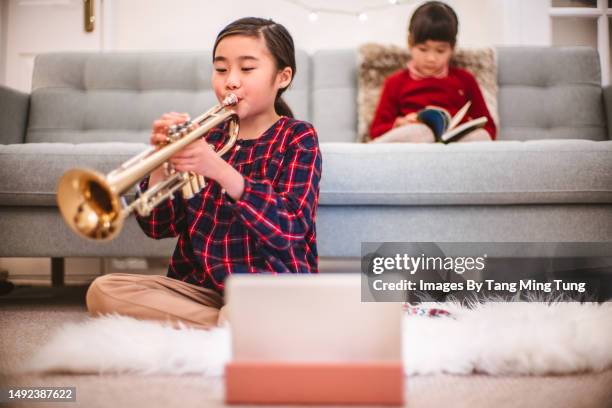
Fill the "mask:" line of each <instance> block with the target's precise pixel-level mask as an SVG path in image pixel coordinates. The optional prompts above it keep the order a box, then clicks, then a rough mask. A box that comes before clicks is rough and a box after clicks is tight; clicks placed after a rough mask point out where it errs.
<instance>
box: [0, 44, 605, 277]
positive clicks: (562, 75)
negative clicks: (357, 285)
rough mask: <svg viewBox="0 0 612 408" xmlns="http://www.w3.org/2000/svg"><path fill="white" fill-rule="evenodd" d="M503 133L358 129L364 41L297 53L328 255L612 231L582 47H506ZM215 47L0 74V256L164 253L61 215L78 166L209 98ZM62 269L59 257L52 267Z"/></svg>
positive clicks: (54, 62)
mask: <svg viewBox="0 0 612 408" xmlns="http://www.w3.org/2000/svg"><path fill="white" fill-rule="evenodd" d="M497 54H498V85H499V94H498V103H499V113H500V125H501V128H500V129H499V136H498V141H496V142H494V143H482V142H479V143H464V144H461V143H460V144H451V145H439V144H435V145H411V144H388V145H384V144H377V145H367V144H360V143H355V140H356V129H357V109H356V99H357V89H356V87H357V80H356V72H357V53H356V51H355V50H333V51H332V50H326V51H319V52H316V53H314V54H313V55H308V54H306V53H304V52H300V53H298V74H297V76H296V78H295V81H294V83H293V85H292V89H291V90H290V91H289V92H288V94H287V99H288V102H289V104H290V105H291V106H292V108H293V109H294V111H295V113H296V116H297V117H299V118H302V119H305V120H308V121H311V122H312V123H313V124H314V125H315V127H316V129H317V130H318V133H319V140H320V143H321V150H322V154H323V178H322V182H321V195H320V206H319V212H318V219H317V235H318V245H319V251H320V255H321V256H340V257H356V256H359V255H360V244H361V242H362V241H437V242H443V241H447V242H457V241H470V242H510V241H514V242H516V241H521V242H531V241H549V242H550V241H559V242H576V241H579V242H609V241H612V141H611V140H610V133H611V132H612V126H609V124H612V122H611V120H612V119H611V118H612V90H611V89H610V88H602V87H601V85H600V82H601V81H600V71H599V63H598V56H597V54H596V52H595V51H594V50H592V49H588V48H539V47H538V48H499V49H498V50H497ZM210 60H211V58H210V53H209V52H201V53H109V54H88V53H57V54H47V55H40V56H38V57H37V58H36V61H35V67H34V75H33V85H32V92H31V94H29V95H26V94H22V93H19V92H15V91H12V90H10V89H7V88H0V143H2V145H0V173H1V174H0V179H1V180H2V182H1V184H0V231H1V232H2V234H1V236H0V256H1V257H53V258H54V259H55V260H56V264H55V265H60V266H61V258H62V257H79V256H101V257H102V256H170V254H171V252H172V249H173V247H174V244H175V242H174V240H171V239H166V240H161V241H155V240H152V239H150V238H147V237H146V236H145V235H144V234H143V233H142V232H141V231H140V229H139V228H138V226H137V224H136V222H135V220H134V217H131V219H130V220H129V221H128V222H127V225H126V227H125V228H124V230H123V231H122V233H121V235H120V237H119V238H117V239H116V240H114V241H112V242H106V243H94V242H89V241H85V240H83V239H81V238H79V237H77V236H75V235H74V234H73V233H72V232H71V231H70V230H69V229H68V227H67V226H66V225H65V224H64V222H63V220H62V219H61V218H60V216H59V213H58V210H57V207H56V204H55V203H56V198H55V190H56V184H57V181H58V179H59V178H60V176H61V175H62V174H63V172H64V171H65V170H67V169H68V168H71V167H90V168H94V169H97V170H99V171H101V172H109V171H110V170H112V169H114V168H115V167H117V166H118V165H119V164H120V163H121V162H122V161H124V160H126V159H128V158H130V157H132V156H133V155H135V154H136V153H137V152H139V151H141V150H142V149H144V148H145V144H146V142H147V140H148V136H149V129H150V127H151V122H152V120H153V119H154V118H156V117H158V116H159V115H160V114H161V113H163V112H165V111H186V112H190V113H191V114H192V115H196V114H198V113H201V112H202V111H204V110H205V109H208V108H209V107H210V106H212V105H213V104H214V103H215V99H214V96H213V92H212V90H211V84H210V72H211V63H210ZM56 269H57V268H56Z"/></svg>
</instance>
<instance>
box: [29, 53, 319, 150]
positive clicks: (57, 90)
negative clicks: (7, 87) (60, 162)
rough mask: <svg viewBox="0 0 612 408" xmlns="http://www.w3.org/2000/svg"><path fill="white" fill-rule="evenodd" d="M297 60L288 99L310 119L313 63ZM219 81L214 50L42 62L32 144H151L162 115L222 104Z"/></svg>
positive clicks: (73, 56)
mask: <svg viewBox="0 0 612 408" xmlns="http://www.w3.org/2000/svg"><path fill="white" fill-rule="evenodd" d="M296 59H297V66H298V70H297V73H296V76H295V78H294V80H293V82H292V84H291V86H290V88H289V89H288V90H287V92H286V93H285V94H284V97H285V99H286V101H287V103H288V104H289V106H290V107H291V109H292V110H293V112H294V114H295V115H296V117H299V118H300V119H303V120H309V118H310V112H309V105H310V104H309V98H310V92H309V85H310V63H309V57H308V55H307V54H306V53H305V52H303V51H298V52H296ZM211 74H212V58H211V54H210V51H202V52H159V53H156V52H140V53H122V52H113V53H52V54H42V55H38V56H37V57H36V61H35V65H34V74H33V78H32V95H31V106H30V119H29V123H28V129H27V134H26V142H30V143H41V142H42V143H44V142H64V143H88V142H92V143H93V142H141V143H146V142H147V140H148V135H149V133H150V129H151V125H152V123H153V120H154V119H155V118H157V117H159V116H161V114H162V113H164V112H170V111H176V112H188V113H189V114H191V116H192V117H195V116H197V115H199V114H201V113H203V112H204V111H206V110H208V109H209V108H210V107H212V106H213V105H215V104H216V103H217V100H216V98H215V95H214V92H213V90H212V85H211Z"/></svg>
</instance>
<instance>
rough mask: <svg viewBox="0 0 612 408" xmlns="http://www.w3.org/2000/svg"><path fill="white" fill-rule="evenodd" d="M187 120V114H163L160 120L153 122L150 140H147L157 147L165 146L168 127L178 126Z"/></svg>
mask: <svg viewBox="0 0 612 408" xmlns="http://www.w3.org/2000/svg"><path fill="white" fill-rule="evenodd" d="M187 120H189V115H188V114H187V113H178V112H168V113H164V114H163V115H162V116H161V118H159V119H157V120H155V121H154V122H153V130H152V131H151V138H150V139H149V141H150V143H151V144H152V145H154V146H158V147H159V146H160V145H163V144H165V143H166V139H167V137H168V129H169V128H170V126H172V125H179V124H181V123H183V122H185V121H187Z"/></svg>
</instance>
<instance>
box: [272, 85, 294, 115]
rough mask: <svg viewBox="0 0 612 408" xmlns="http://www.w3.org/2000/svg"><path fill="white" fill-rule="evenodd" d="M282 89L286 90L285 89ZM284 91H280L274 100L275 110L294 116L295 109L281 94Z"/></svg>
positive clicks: (278, 112)
mask: <svg viewBox="0 0 612 408" xmlns="http://www.w3.org/2000/svg"><path fill="white" fill-rule="evenodd" d="M285 89H286V88H285ZM282 91H284V89H283V90H282ZM282 91H278V94H277V95H276V99H275V100H274V110H275V111H276V113H277V114H278V115H281V116H287V117H289V118H293V111H292V110H291V108H290V107H289V105H287V102H285V100H284V99H283V97H282V96H281V94H282Z"/></svg>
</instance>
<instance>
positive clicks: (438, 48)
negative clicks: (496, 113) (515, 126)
mask: <svg viewBox="0 0 612 408" xmlns="http://www.w3.org/2000/svg"><path fill="white" fill-rule="evenodd" d="M458 26H459V21H458V19H457V15H456V14H455V12H454V10H453V9H452V8H451V7H450V6H448V5H447V4H444V3H442V2H439V1H430V2H427V3H424V4H423V5H421V6H420V7H418V8H417V9H416V10H415V12H414V14H413V15H412V18H411V19H410V24H409V28H408V48H409V49H410V54H411V59H410V62H409V63H408V66H407V68H406V69H403V70H401V71H398V72H396V73H394V74H392V75H390V76H389V77H388V78H387V79H386V80H385V84H384V87H383V91H382V94H381V97H380V101H379V103H378V107H377V109H376V114H375V116H374V120H373V121H372V125H371V127H370V137H371V138H372V139H373V140H372V142H375V143H380V142H422V143H423V142H424V143H431V142H436V141H442V142H449V141H460V142H466V141H487V140H495V137H496V129H495V123H494V122H493V118H492V117H491V115H490V113H489V111H488V109H487V106H486V104H485V102H484V98H483V96H482V93H481V91H480V88H479V87H478V83H477V82H476V79H475V78H474V76H473V75H472V74H471V73H470V72H469V71H467V70H464V69H460V68H457V67H454V66H450V64H449V63H450V59H451V57H452V54H453V52H454V49H455V45H456V41H457V40H456V38H457V30H458ZM432 105H433V106H435V107H436V108H437V110H438V111H439V113H438V114H436V115H437V116H438V118H440V115H442V116H443V117H445V118H446V119H448V122H447V125H446V127H444V126H442V128H443V130H442V131H439V129H440V125H439V123H440V120H442V122H444V119H437V120H436V123H437V124H436V125H433V124H432V121H431V120H432V119H431V116H432V115H431V114H426V113H424V112H427V110H429V109H427V110H426V108H430V107H431V106H432ZM466 106H467V108H466ZM462 108H465V109H464V110H463V111H462ZM424 110H425V111H424ZM445 112H446V113H445ZM430 113H431V112H430ZM458 114H459V115H458ZM425 116H427V117H428V119H429V120H426V119H425ZM452 118H458V119H457V120H456V122H451V120H452ZM474 120H475V122H472V121H474ZM468 122H472V123H471V124H469V125H466V126H463V125H465V124H466V123H468ZM451 124H452V125H453V126H454V128H455V129H458V130H457V131H456V133H451V134H450V135H449V134H448V133H447V134H446V135H444V136H445V137H444V138H443V133H445V132H447V131H449V132H452V130H453V129H452V128H450V127H449V125H451ZM460 126H463V127H461V128H460ZM432 127H433V130H432ZM459 128H460V129H459Z"/></svg>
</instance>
